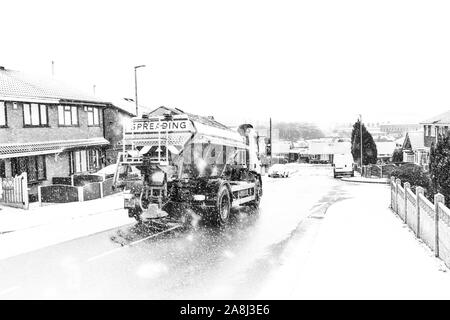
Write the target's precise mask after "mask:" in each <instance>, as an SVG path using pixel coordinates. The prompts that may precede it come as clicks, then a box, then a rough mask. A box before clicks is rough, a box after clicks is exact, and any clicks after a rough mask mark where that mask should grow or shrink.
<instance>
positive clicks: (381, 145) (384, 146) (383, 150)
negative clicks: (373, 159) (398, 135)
mask: <svg viewBox="0 0 450 320" xmlns="http://www.w3.org/2000/svg"><path fill="white" fill-rule="evenodd" d="M375 144H376V146H377V154H378V156H382V155H388V156H391V155H392V154H393V153H394V150H395V148H396V147H397V144H396V143H395V141H381V142H375Z"/></svg>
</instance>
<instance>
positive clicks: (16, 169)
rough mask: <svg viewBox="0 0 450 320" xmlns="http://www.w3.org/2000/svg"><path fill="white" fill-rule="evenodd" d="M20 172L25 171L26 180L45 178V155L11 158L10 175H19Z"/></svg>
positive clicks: (34, 180)
mask: <svg viewBox="0 0 450 320" xmlns="http://www.w3.org/2000/svg"><path fill="white" fill-rule="evenodd" d="M22 172H26V173H27V176H28V182H38V181H42V180H46V166H45V156H44V155H40V156H31V157H19V158H11V173H12V176H13V177H14V176H16V175H20V174H21V173H22Z"/></svg>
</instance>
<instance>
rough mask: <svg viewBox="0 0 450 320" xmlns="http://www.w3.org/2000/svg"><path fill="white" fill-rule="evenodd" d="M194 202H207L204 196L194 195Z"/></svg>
mask: <svg viewBox="0 0 450 320" xmlns="http://www.w3.org/2000/svg"><path fill="white" fill-rule="evenodd" d="M193 197H194V201H205V200H206V196H205V195H204V194H194V196H193Z"/></svg>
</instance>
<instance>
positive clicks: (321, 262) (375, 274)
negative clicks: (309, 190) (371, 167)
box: [258, 184, 450, 299]
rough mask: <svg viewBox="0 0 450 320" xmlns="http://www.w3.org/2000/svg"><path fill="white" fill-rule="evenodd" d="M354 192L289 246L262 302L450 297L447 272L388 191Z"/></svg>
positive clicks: (358, 189) (364, 186)
mask: <svg viewBox="0 0 450 320" xmlns="http://www.w3.org/2000/svg"><path fill="white" fill-rule="evenodd" d="M353 194H354V197H353V198H351V199H346V200H342V201H340V202H337V203H336V204H334V205H332V206H331V207H330V208H329V209H328V211H327V212H326V214H325V215H324V219H314V222H311V224H312V226H310V227H309V228H308V232H307V233H306V234H305V235H304V236H303V237H302V238H301V239H297V241H293V243H291V245H290V247H289V248H288V249H287V250H286V252H285V254H284V256H283V259H282V261H281V262H280V264H281V265H282V266H281V268H280V269H279V270H278V271H277V273H276V274H274V275H273V276H272V278H271V280H270V281H269V282H268V283H267V285H266V287H265V289H264V290H263V291H262V292H261V294H260V296H259V297H258V298H265V299H449V298H450V290H449V288H450V272H448V271H449V270H448V269H447V268H446V267H445V265H444V263H443V262H442V261H441V260H439V259H437V258H435V257H434V255H433V253H432V251H431V250H429V249H428V248H427V247H426V246H425V245H424V244H423V243H422V242H421V241H420V240H418V239H416V238H415V236H414V234H413V233H412V231H410V230H409V229H408V228H407V227H406V225H405V224H404V223H403V222H402V221H401V220H400V219H399V218H398V217H397V216H396V215H395V214H394V213H393V212H392V211H391V210H390V209H389V208H388V205H389V196H390V195H389V187H388V186H384V185H371V184H361V185H358V186H356V187H354V191H353Z"/></svg>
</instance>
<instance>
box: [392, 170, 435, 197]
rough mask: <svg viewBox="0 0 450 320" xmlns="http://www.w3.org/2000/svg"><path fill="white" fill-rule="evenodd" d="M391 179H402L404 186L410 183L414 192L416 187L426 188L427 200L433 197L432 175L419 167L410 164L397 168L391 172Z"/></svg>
mask: <svg viewBox="0 0 450 320" xmlns="http://www.w3.org/2000/svg"><path fill="white" fill-rule="evenodd" d="M391 177H395V178H396V179H397V178H398V179H400V180H401V181H402V185H403V184H404V183H405V182H409V184H410V185H411V189H412V191H414V192H416V187H418V186H419V187H422V188H424V189H425V196H426V197H427V198H429V197H430V196H433V188H432V186H431V179H430V175H429V174H428V173H427V172H425V171H424V170H423V169H422V167H420V166H418V165H415V164H408V165H405V166H401V167H398V168H395V169H394V170H392V172H391Z"/></svg>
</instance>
